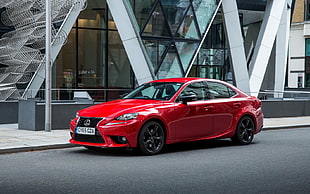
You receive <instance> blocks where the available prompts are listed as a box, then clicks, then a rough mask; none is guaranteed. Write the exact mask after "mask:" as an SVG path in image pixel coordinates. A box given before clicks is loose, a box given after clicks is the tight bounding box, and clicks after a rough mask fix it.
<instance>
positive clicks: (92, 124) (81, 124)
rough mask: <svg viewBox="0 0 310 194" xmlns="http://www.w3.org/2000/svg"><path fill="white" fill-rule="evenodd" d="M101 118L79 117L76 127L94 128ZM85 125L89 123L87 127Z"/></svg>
mask: <svg viewBox="0 0 310 194" xmlns="http://www.w3.org/2000/svg"><path fill="white" fill-rule="evenodd" d="M102 119H103V118H96V117H80V119H79V122H78V124H77V126H78V127H96V126H97V124H98V123H99V121H101V120H102ZM87 123H89V124H88V125H87Z"/></svg>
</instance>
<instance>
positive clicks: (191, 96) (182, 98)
mask: <svg viewBox="0 0 310 194" xmlns="http://www.w3.org/2000/svg"><path fill="white" fill-rule="evenodd" d="M179 99H180V101H181V102H182V103H183V104H187V102H190V101H194V100H197V99H198V98H197V95H196V94H189V95H182V96H180V98H179Z"/></svg>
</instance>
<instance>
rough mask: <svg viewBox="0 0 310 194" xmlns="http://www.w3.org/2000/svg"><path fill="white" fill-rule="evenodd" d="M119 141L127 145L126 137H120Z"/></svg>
mask: <svg viewBox="0 0 310 194" xmlns="http://www.w3.org/2000/svg"><path fill="white" fill-rule="evenodd" d="M118 141H119V142H120V143H122V144H123V143H124V144H125V143H127V138H126V137H124V136H118Z"/></svg>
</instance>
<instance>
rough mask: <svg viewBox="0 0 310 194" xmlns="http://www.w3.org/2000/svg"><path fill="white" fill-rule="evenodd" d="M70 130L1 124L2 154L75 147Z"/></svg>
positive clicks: (267, 123)
mask: <svg viewBox="0 0 310 194" xmlns="http://www.w3.org/2000/svg"><path fill="white" fill-rule="evenodd" d="M295 127H310V116H307V117H287V118H265V119H264V130H272V129H281V128H295ZM69 138H70V135H69V129H64V130H52V131H51V132H45V131H28V130H19V129H18V124H0V154H5V153H16V152H27V151H37V150H46V149H58V148H67V147H74V146H76V145H72V144H70V143H69Z"/></svg>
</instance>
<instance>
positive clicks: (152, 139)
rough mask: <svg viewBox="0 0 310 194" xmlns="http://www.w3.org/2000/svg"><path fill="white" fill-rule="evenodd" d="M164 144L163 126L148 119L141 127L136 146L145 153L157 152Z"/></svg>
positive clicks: (152, 153)
mask: <svg viewBox="0 0 310 194" xmlns="http://www.w3.org/2000/svg"><path fill="white" fill-rule="evenodd" d="M164 144H165V131H164V128H163V127H162V126H161V125H160V124H159V123H158V122H156V121H149V122H147V123H145V125H143V127H142V128H141V131H140V134H139V139H138V146H139V149H140V151H141V152H142V153H143V154H146V155H154V154H158V153H159V152H160V151H161V150H162V148H163V147H164Z"/></svg>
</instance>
